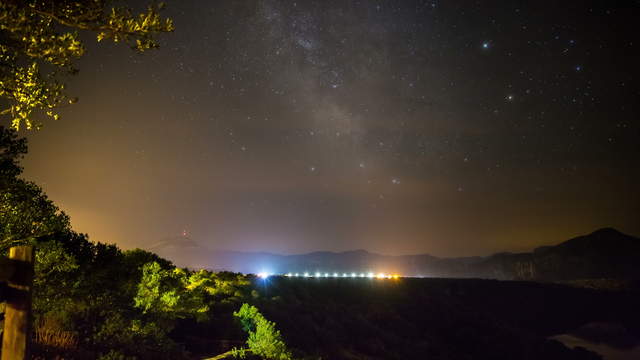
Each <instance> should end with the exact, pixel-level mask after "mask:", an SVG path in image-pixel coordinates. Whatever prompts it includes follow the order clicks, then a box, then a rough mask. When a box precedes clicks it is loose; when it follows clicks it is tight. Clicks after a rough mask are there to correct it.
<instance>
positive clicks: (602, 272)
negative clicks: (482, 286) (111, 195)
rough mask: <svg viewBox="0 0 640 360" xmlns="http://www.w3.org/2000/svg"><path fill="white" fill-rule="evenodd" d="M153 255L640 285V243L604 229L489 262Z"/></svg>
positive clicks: (217, 264)
mask: <svg viewBox="0 0 640 360" xmlns="http://www.w3.org/2000/svg"><path fill="white" fill-rule="evenodd" d="M150 250H151V251H154V252H156V253H157V254H158V255H160V256H163V257H166V258H168V259H171V260H173V261H174V262H175V263H176V264H177V265H179V266H184V267H190V268H208V269H213V270H229V271H235V272H243V273H259V272H269V273H274V274H284V273H289V272H291V273H296V272H297V273H300V274H302V273H305V272H308V273H309V274H315V273H316V272H320V273H323V274H324V273H330V274H333V273H334V272H337V273H340V274H342V273H348V274H351V273H352V272H355V273H358V274H359V273H368V272H375V273H378V272H384V273H397V274H402V275H405V276H428V277H459V278H460V277H462V278H465V277H475V278H488V279H504V280H539V281H567V280H577V279H598V278H618V279H640V239H638V238H636V237H633V236H630V235H626V234H623V233H621V232H619V231H617V230H615V229H612V228H604V229H600V230H597V231H595V232H593V233H591V234H588V235H584V236H579V237H576V238H573V239H570V240H567V241H565V242H562V243H560V244H558V245H555V246H543V247H539V248H536V249H535V250H533V251H532V252H528V253H498V254H494V255H491V256H487V257H480V256H474V257H462V258H439V257H435V256H432V255H428V254H419V255H400V256H392V255H381V254H376V253H371V252H368V251H366V250H352V251H345V252H329V251H317V252H312V253H307V254H299V255H279V254H272V253H266V252H240V251H216V250H210V249H207V248H206V247H204V246H202V245H200V244H199V243H197V242H195V241H194V240H192V239H189V238H184V237H174V238H167V239H164V240H163V241H161V242H159V243H158V244H156V245H154V246H153V247H152V248H150Z"/></svg>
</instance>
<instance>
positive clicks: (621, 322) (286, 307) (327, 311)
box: [209, 277, 640, 360]
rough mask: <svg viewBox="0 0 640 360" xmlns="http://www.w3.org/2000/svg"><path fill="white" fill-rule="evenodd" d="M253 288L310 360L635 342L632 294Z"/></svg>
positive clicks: (519, 354)
mask: <svg viewBox="0 0 640 360" xmlns="http://www.w3.org/2000/svg"><path fill="white" fill-rule="evenodd" d="M255 287H256V289H257V290H258V291H259V292H260V294H261V295H262V296H261V297H260V300H258V302H257V305H258V306H259V307H260V309H261V310H262V312H263V313H264V314H265V315H266V316H267V318H269V319H270V320H272V321H275V322H276V323H277V325H278V328H279V329H280V330H281V332H282V334H283V335H284V337H285V339H286V341H287V342H288V344H289V345H290V346H291V347H292V348H294V349H295V350H296V353H297V355H300V356H301V357H304V358H308V359H329V360H340V359H430V360H435V359H492V360H496V359H505V360H506V359H509V360H514V359H532V360H533V359H598V358H599V356H597V355H596V354H594V353H590V352H588V351H586V350H584V349H568V348H566V347H565V346H563V345H562V344H560V343H559V342H557V341H554V340H548V339H547V338H548V337H549V336H552V335H556V334H563V333H568V332H572V331H575V330H576V329H579V328H580V327H582V326H584V325H585V324H588V323H609V324H615V328H616V329H618V330H619V329H624V332H625V334H624V336H626V337H628V338H631V339H633V338H638V335H639V334H640V331H639V330H640V329H639V324H640V311H639V310H638V309H639V307H640V293H638V292H637V291H635V290H615V291H611V290H606V291H605V290H595V289H585V288H576V287H570V286H564V285H556V284H541V283H534V282H515V281H496V280H477V279H399V280H377V279H291V278H282V277H271V278H268V279H266V280H262V279H256V280H255ZM221 321H222V322H223V320H222V319H221ZM219 324H221V323H219ZM211 331H214V332H215V330H214V329H212V330H211ZM209 335H212V334H211V333H210V332H209ZM219 336H221V337H228V334H219ZM232 342H233V340H231V341H230V342H229V341H226V342H222V343H223V346H229V343H232ZM225 343H226V345H225Z"/></svg>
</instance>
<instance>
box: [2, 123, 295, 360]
mask: <svg viewBox="0 0 640 360" xmlns="http://www.w3.org/2000/svg"><path fill="white" fill-rule="evenodd" d="M26 151H27V146H26V141H25V140H24V139H20V138H18V137H17V134H16V132H15V131H13V130H9V129H5V128H4V127H0V175H1V176H0V185H1V187H0V246H1V249H2V251H3V252H6V250H7V249H8V248H9V247H11V246H15V245H20V244H33V245H35V246H36V248H37V252H36V269H35V279H34V294H33V311H34V326H33V327H34V344H35V349H34V350H35V354H36V355H37V356H40V357H44V358H49V357H55V356H64V357H65V358H105V359H116V358H140V359H160V358H167V359H179V358H189V357H190V356H191V355H192V354H191V353H189V351H187V350H188V349H187V348H186V347H185V346H184V344H185V343H188V342H189V341H188V340H187V339H186V337H185V335H187V334H191V333H198V332H199V330H198V328H199V327H203V328H205V329H206V327H207V325H206V324H213V323H216V325H217V326H220V325H222V326H221V327H220V329H223V330H222V331H218V332H217V334H218V336H222V338H223V339H226V338H233V339H235V340H234V341H235V342H234V343H233V344H231V345H234V346H235V347H236V348H235V349H234V351H233V353H229V355H231V354H235V355H238V356H240V355H242V356H244V355H246V354H257V355H259V356H262V357H264V358H274V359H276V358H277V359H287V358H289V357H290V354H289V352H288V350H287V348H286V345H285V344H284V342H283V341H282V339H281V337H280V334H279V332H278V331H277V330H276V328H275V324H273V323H271V322H269V321H268V320H266V319H265V318H264V317H263V316H262V315H261V314H260V312H259V311H258V310H257V308H255V307H252V306H249V305H245V306H243V307H241V308H240V310H239V311H238V312H237V313H235V316H236V317H237V318H238V319H239V323H240V324H242V329H244V330H245V331H246V332H248V334H249V338H248V340H247V341H246V346H245V347H243V346H240V344H242V342H243V341H242V339H243V335H242V333H241V332H240V326H238V325H236V324H234V321H233V316H234V313H233V311H234V310H235V309H237V308H239V307H240V304H242V302H243V301H251V300H253V299H255V298H256V297H257V296H258V295H257V293H256V292H255V291H252V289H251V281H250V280H251V278H249V277H247V276H244V275H241V274H235V273H230V272H218V273H213V272H210V271H206V270H199V271H192V270H187V269H180V268H177V267H175V266H174V265H173V264H172V263H171V262H170V261H168V260H165V259H162V258H160V257H158V256H157V255H155V254H152V253H149V252H147V251H144V250H139V249H136V250H129V251H122V250H121V249H119V248H118V247H117V246H115V245H107V244H102V243H93V242H90V241H89V240H88V237H87V235H84V234H78V233H76V232H74V231H73V230H72V229H71V226H70V221H69V217H68V216H67V215H66V214H64V212H62V211H60V210H59V209H58V208H57V207H56V206H55V204H53V202H51V201H50V200H49V199H48V198H47V197H46V195H45V194H44V193H43V192H42V190H41V189H40V188H39V187H38V186H37V185H36V184H34V183H32V182H29V181H26V180H24V179H22V178H20V177H19V175H20V174H21V171H22V168H21V167H20V165H19V161H20V159H21V158H22V156H23V155H24V154H25V153H26ZM201 324H205V325H201ZM209 326H210V325H209ZM176 328H181V329H186V328H189V329H195V330H193V331H191V332H185V331H182V330H180V331H176ZM205 337H206V335H205ZM209 343H210V342H209ZM228 345H229V344H227V345H226V346H222V347H220V350H225V351H226V350H229V349H228V347H229V346H228ZM236 345H237V346H236ZM213 349H214V348H212V347H211V346H209V347H208V349H207V350H208V351H212V350H213Z"/></svg>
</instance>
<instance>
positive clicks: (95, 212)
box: [25, 0, 640, 256]
mask: <svg viewBox="0 0 640 360" xmlns="http://www.w3.org/2000/svg"><path fill="white" fill-rule="evenodd" d="M627 4H629V5H627V6H626V7H624V6H623V7H615V6H613V3H611V4H607V3H605V2H595V1H594V2H589V1H563V2H558V3H551V2H538V1H532V2H530V4H529V5H526V4H523V2H509V1H502V2H494V1H492V2H484V1H483V2H479V3H477V4H471V3H470V2H467V1H459V2H455V1H447V2H438V1H435V2H434V1H429V2H409V1H379V2H376V1H362V2H347V1H344V2H342V1H303V2H291V1H273V0H270V1H247V2H245V1H243V2H212V3H210V4H209V3H208V2H201V1H200V2H199V1H177V2H169V3H168V4H167V15H168V16H170V17H173V18H174V20H175V23H176V28H177V30H176V32H175V33H174V34H171V35H168V36H166V37H163V38H162V41H161V43H162V44H161V48H160V49H159V50H157V51H155V52H154V53H152V54H146V55H144V56H139V55H136V54H133V53H132V52H130V51H129V50H128V49H125V48H121V47H116V46H112V45H104V46H102V45H101V46H96V45H91V46H90V49H89V50H90V52H89V55H88V56H87V57H86V59H84V60H83V61H82V62H81V63H80V64H79V66H80V69H81V72H80V74H79V75H78V76H77V77H76V78H74V79H73V80H72V81H71V84H70V85H71V86H70V91H71V92H74V93H76V94H77V95H79V97H80V103H79V104H76V105H74V106H71V107H69V108H67V109H65V110H64V119H62V120H60V121H58V122H50V123H47V124H46V125H45V128H44V130H42V131H41V132H38V133H35V134H30V135H29V137H30V139H31V144H32V146H31V153H30V155H29V157H28V159H27V161H26V164H25V165H26V175H27V176H28V177H30V178H32V179H34V180H35V181H37V182H38V183H40V184H42V185H43V187H44V188H45V190H46V191H47V192H48V194H49V195H50V196H51V197H52V198H53V199H54V200H55V201H56V202H57V203H59V204H60V205H61V207H62V208H63V209H65V210H66V211H67V212H68V213H69V214H70V216H71V218H72V222H73V224H74V227H75V228H76V229H77V230H79V231H82V232H88V233H89V234H90V235H91V238H92V239H94V240H99V241H106V242H116V243H118V244H120V245H122V246H124V247H138V246H139V247H144V246H148V245H149V244H152V243H155V242H156V241H157V240H158V239H161V238H164V237H167V236H172V235H178V234H181V233H183V231H186V232H187V233H188V234H189V236H190V237H192V238H193V239H196V240H197V241H201V242H202V243H205V244H207V245H208V246H210V247H213V248H221V249H237V250H261V251H273V252H284V253H297V252H304V251H312V250H346V249H356V248H365V249H368V250H372V251H378V252H383V253H389V254H403V253H417V252H428V253H432V254H435V255H444V256H460V255H472V254H487V253H490V252H494V251H503V250H509V251H520V250H529V249H531V248H532V247H535V246H538V245H542V244H550V243H557V242H559V241H562V240H564V239H566V238H568V237H571V236H574V235H579V234H582V233H587V232H590V231H592V230H594V229H595V228H598V227H603V226H614V227H617V228H619V229H620V230H622V231H627V232H630V233H632V234H633V233H635V234H636V235H637V234H640V221H638V219H640V191H639V190H638V184H639V183H640V170H639V169H640V166H639V165H640V161H639V160H638V158H639V156H640V145H639V144H640V141H638V139H639V135H640V124H639V121H638V104H640V101H639V100H640V99H639V97H640V95H639V90H638V89H639V87H638V69H637V64H638V63H639V61H638V60H640V59H639V56H638V46H639V45H640V44H639V43H638V41H637V37H636V36H634V35H633V34H634V31H635V30H636V29H635V27H634V25H635V20H634V19H636V18H637V17H638V15H640V11H639V9H638V7H639V5H638V3H637V2H628V3H627ZM618 6H619V5H618Z"/></svg>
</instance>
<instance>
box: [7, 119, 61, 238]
mask: <svg viewBox="0 0 640 360" xmlns="http://www.w3.org/2000/svg"><path fill="white" fill-rule="evenodd" d="M26 152H27V145H26V141H25V139H20V138H18V137H17V135H16V133H15V131H14V130H11V129H6V128H4V127H2V126H0V249H6V248H7V247H9V246H13V245H17V244H20V243H25V242H28V241H30V240H33V239H35V238H37V237H41V236H45V235H48V234H53V233H56V232H59V231H63V230H65V229H67V228H69V226H70V225H69V217H68V216H67V215H66V214H65V213H64V212H62V211H60V209H58V207H57V206H56V205H55V204H54V203H53V202H52V201H51V200H49V199H48V198H47V196H46V195H45V194H44V193H43V192H42V189H40V187H39V186H37V185H36V184H35V183H33V182H30V181H26V180H23V179H21V178H19V177H18V176H19V175H20V174H21V173H22V167H21V166H20V165H19V161H20V159H22V157H23V156H24V154H25V153H26Z"/></svg>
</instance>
